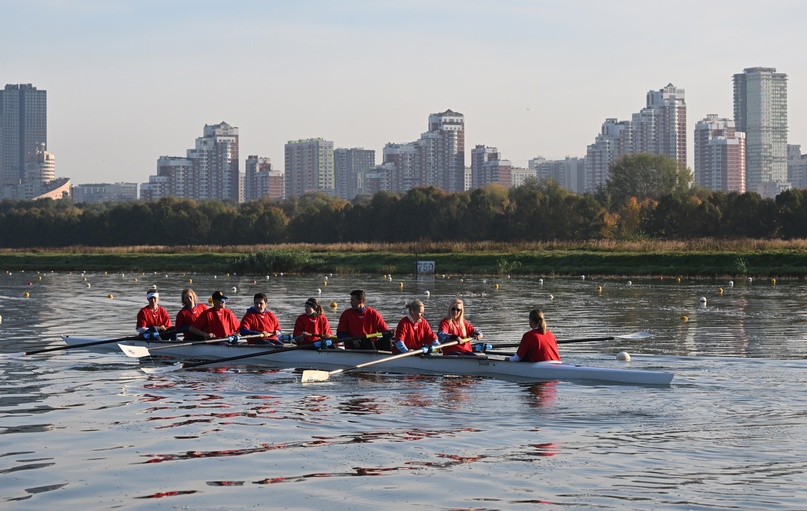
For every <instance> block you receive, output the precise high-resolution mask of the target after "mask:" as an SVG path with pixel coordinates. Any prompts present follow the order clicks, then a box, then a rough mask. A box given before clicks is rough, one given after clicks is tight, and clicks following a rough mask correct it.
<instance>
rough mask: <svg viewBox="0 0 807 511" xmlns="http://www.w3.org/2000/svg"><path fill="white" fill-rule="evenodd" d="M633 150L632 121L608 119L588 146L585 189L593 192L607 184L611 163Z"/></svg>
mask: <svg viewBox="0 0 807 511" xmlns="http://www.w3.org/2000/svg"><path fill="white" fill-rule="evenodd" d="M632 152H633V130H631V122H630V121H617V120H616V119H606V120H605V122H604V123H603V125H602V128H601V129H600V134H599V135H597V138H595V139H594V143H593V144H591V145H589V146H588V147H587V148H586V161H585V169H586V185H585V190H586V191H588V192H593V191H595V190H597V189H598V188H600V187H601V186H605V183H606V182H607V181H608V178H609V177H610V170H609V168H610V167H611V163H612V162H613V161H614V160H616V159H617V158H619V157H621V156H623V155H625V154H630V153H632Z"/></svg>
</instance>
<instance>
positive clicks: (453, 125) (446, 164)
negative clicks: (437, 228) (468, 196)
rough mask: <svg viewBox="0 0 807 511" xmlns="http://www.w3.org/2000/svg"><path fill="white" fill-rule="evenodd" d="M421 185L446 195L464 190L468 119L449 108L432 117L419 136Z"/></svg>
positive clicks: (430, 116)
mask: <svg viewBox="0 0 807 511" xmlns="http://www.w3.org/2000/svg"><path fill="white" fill-rule="evenodd" d="M419 142H420V147H421V152H420V155H421V159H420V164H421V172H420V174H421V183H419V184H418V185H417V186H429V185H434V186H437V187H438V188H442V189H443V190H445V191H447V192H462V191H465V116H463V115H462V114H461V113H458V112H453V111H451V110H450V109H449V110H446V111H445V112H441V113H437V114H431V115H429V131H428V132H427V133H424V134H423V135H421V137H420V141H419Z"/></svg>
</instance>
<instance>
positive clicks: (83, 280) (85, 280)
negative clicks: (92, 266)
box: [29, 277, 87, 284]
mask: <svg viewBox="0 0 807 511" xmlns="http://www.w3.org/2000/svg"><path fill="white" fill-rule="evenodd" d="M81 281H82V282H87V277H84V278H83V279H81ZM29 284H30V282H29Z"/></svg>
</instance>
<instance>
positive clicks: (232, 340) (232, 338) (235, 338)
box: [229, 334, 241, 344]
mask: <svg viewBox="0 0 807 511" xmlns="http://www.w3.org/2000/svg"><path fill="white" fill-rule="evenodd" d="M240 340H241V336H239V335H238V334H234V335H231V336H230V337H229V342H230V344H238V341H240Z"/></svg>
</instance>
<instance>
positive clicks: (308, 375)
mask: <svg viewBox="0 0 807 511" xmlns="http://www.w3.org/2000/svg"><path fill="white" fill-rule="evenodd" d="M330 377H331V373H329V372H328V371H317V370H315V369H308V370H306V371H303V377H302V382H303V383H313V382H317V381H327V380H328V378H330Z"/></svg>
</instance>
